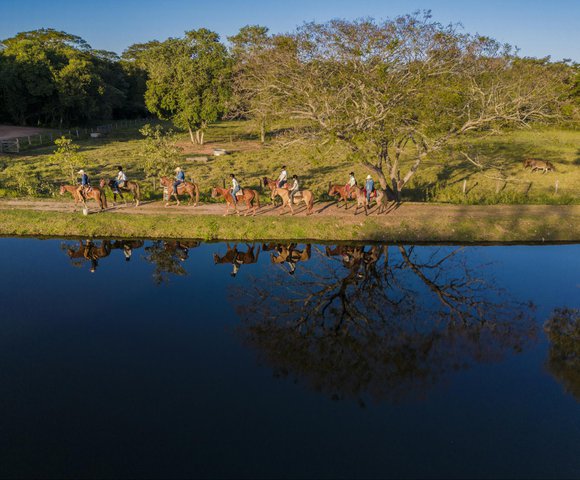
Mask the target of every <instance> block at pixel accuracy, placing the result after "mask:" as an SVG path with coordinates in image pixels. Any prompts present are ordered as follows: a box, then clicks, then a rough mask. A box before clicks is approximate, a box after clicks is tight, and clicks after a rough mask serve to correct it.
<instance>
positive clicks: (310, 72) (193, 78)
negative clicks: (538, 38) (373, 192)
mask: <svg viewBox="0 0 580 480" xmlns="http://www.w3.org/2000/svg"><path fill="white" fill-rule="evenodd" d="M3 43H4V44H5V45H6V48H5V50H4V51H3V52H1V53H0V96H1V100H2V102H1V104H0V117H2V118H3V119H9V120H10V121H13V122H15V123H18V124H35V123H38V124H55V123H59V124H62V123H69V124H70V123H74V122H86V121H90V120H91V119H95V118H100V119H103V118H110V117H115V116H132V115H139V114H143V113H145V111H146V110H148V111H149V112H151V113H154V114H155V115H157V116H158V117H159V118H161V119H165V120H170V121H172V122H173V124H174V125H175V126H176V127H178V128H181V129H183V130H185V131H188V132H189V135H190V138H191V141H192V142H193V143H198V144H203V142H204V132H205V131H206V129H207V127H208V125H210V124H211V123H212V122H216V121H218V120H221V119H224V118H245V119H250V120H252V121H253V122H254V124H255V128H256V132H257V133H258V134H259V136H260V138H261V140H262V142H264V141H265V140H266V137H267V133H268V128H269V126H270V125H271V124H272V122H273V121H274V120H279V119H284V120H289V121H290V122H289V123H291V122H294V124H295V125H296V128H294V134H295V137H296V138H294V139H293V141H296V140H299V141H305V142H306V141H308V142H310V141H314V142H317V143H326V144H328V143H333V142H336V143H340V144H342V145H343V146H345V147H347V150H348V151H349V152H350V156H351V159H352V161H353V162H362V164H364V165H365V166H366V167H367V168H368V170H369V172H373V173H374V174H375V175H376V177H377V178H378V180H379V182H380V184H381V187H382V188H383V189H385V190H386V191H387V192H388V193H389V194H390V196H391V197H392V198H395V199H399V198H400V195H401V191H402V190H403V189H404V188H405V186H406V185H408V183H409V181H410V180H411V178H412V177H413V175H414V174H415V172H416V171H417V170H418V169H419V167H420V165H421V164H422V163H423V162H424V160H425V158H427V157H429V156H430V155H432V154H433V153H434V152H437V151H440V150H442V149H445V148H447V147H448V146H449V145H450V144H451V143H452V142H456V141H457V139H460V138H461V137H468V136H469V135H471V134H473V133H474V132H482V131H488V132H489V131H499V130H502V129H505V128H522V127H527V126H529V125H531V124H532V123H533V122H544V123H546V122H557V121H561V120H562V119H565V118H576V119H577V118H578V117H577V115H578V114H577V112H578V106H579V101H580V100H579V99H580V73H579V72H580V69H579V66H578V64H575V63H573V62H571V61H566V60H564V61H559V62H553V61H551V60H550V59H549V58H543V59H536V58H522V57H520V56H518V54H517V51H515V50H514V49H513V48H512V47H510V46H509V45H504V44H499V43H498V42H497V41H495V40H493V39H491V38H488V37H483V36H480V35H470V34H467V33H464V32H462V31H461V30H460V29H459V28H458V27H457V26H456V25H442V24H440V23H438V22H435V21H433V20H432V18H431V15H430V13H429V12H423V13H421V12H417V13H415V14H411V15H404V16H400V17H397V18H395V19H390V20H385V21H381V22H378V21H375V20H372V19H363V20H356V21H345V20H332V21H330V22H327V23H322V24H319V23H307V24H304V25H303V26H301V27H299V28H298V29H297V30H296V31H295V32H293V33H290V34H283V35H272V34H270V33H269V31H268V29H267V28H266V27H263V26H257V25H254V26H246V27H243V28H242V29H241V30H240V31H239V33H238V34H236V35H234V36H231V37H229V38H228V44H227V45H226V44H224V43H223V42H222V41H221V40H220V38H219V36H218V35H217V34H216V33H215V32H212V31H209V30H207V29H204V28H201V29H198V30H191V31H187V32H185V34H184V36H183V37H180V38H169V39H167V40H165V41H162V42H160V41H151V42H148V43H142V44H135V45H132V46H131V47H129V48H128V49H127V50H126V51H125V52H124V53H123V55H122V56H121V57H120V58H119V57H117V56H116V55H115V54H112V53H110V52H103V51H98V50H93V49H92V48H91V47H90V46H89V45H88V44H87V43H86V42H85V41H84V40H82V39H81V38H79V37H75V36H73V35H69V34H66V33H63V32H56V31H54V30H50V29H46V30H38V31H34V32H26V33H21V34H18V35H16V36H15V37H13V38H10V39H7V40H4V41H3ZM411 151H412V152H413V153H412V161H411V162H409V161H408V160H409V155H410V154H409V152H411ZM403 158H405V159H406V161H405V162H403ZM403 165H404V168H403Z"/></svg>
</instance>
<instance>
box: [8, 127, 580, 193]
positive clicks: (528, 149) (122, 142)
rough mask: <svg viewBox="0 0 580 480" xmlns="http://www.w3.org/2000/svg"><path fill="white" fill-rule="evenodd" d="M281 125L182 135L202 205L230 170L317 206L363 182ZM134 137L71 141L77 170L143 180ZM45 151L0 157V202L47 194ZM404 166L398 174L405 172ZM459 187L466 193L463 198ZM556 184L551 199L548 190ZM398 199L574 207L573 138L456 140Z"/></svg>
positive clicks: (337, 157) (51, 166)
mask: <svg viewBox="0 0 580 480" xmlns="http://www.w3.org/2000/svg"><path fill="white" fill-rule="evenodd" d="M283 132H284V129H283V126H279V127H278V129H277V130H276V131H275V132H274V137H276V138H277V139H274V140H270V141H269V142H268V143H267V144H266V145H264V146H262V145H260V144H259V142H258V141H257V135H256V132H255V131H253V128H252V125H251V124H250V123H249V122H244V121H232V122H223V123H220V124H217V125H214V126H212V127H211V128H210V129H209V131H208V132H207V134H206V141H207V144H206V145H205V146H203V147H194V146H193V145H191V143H189V142H188V137H187V136H186V135H185V134H183V136H182V141H181V142H180V144H181V146H183V147H184V151H183V154H182V162H181V163H182V167H183V168H184V170H185V171H186V173H187V176H188V178H192V177H193V178H194V180H195V181H196V182H197V183H199V184H200V186H201V189H202V200H204V201H210V200H211V199H210V197H209V192H210V188H211V187H212V186H213V185H222V183H223V182H224V181H226V180H227V178H228V175H229V173H230V172H235V173H236V175H237V176H238V178H239V179H240V180H241V183H242V185H243V186H246V187H252V188H256V187H258V186H259V183H260V178H261V177H263V176H265V175H267V176H274V175H277V173H278V171H279V168H280V166H281V165H282V164H286V165H287V166H288V171H289V173H290V174H291V175H292V174H294V173H296V174H298V175H299V177H300V179H301V182H302V185H303V186H304V188H308V189H311V190H313V191H314V192H315V194H316V196H317V198H319V199H322V200H324V199H325V193H326V191H327V189H328V183H329V182H333V183H335V182H336V183H346V181H347V179H348V172H349V171H350V170H354V171H355V172H356V174H357V176H358V178H359V179H360V180H361V181H362V179H363V178H364V177H365V176H366V175H367V173H368V172H367V171H366V170H365V169H364V168H363V167H362V166H361V165H357V164H355V165H353V164H352V162H350V161H349V160H348V156H347V153H346V151H345V150H344V149H343V148H341V147H340V145H331V146H325V147H319V148H317V147H312V146H309V147H306V146H304V145H301V144H291V143H290V144H287V145H285V146H283V145H282V142H280V141H279V139H280V138H281V137H283ZM142 142H143V140H142V139H141V135H140V134H139V132H138V130H137V127H135V128H129V129H120V130H114V131H113V132H111V133H110V134H109V135H108V136H107V137H105V138H102V139H87V140H81V141H79V142H78V143H79V145H80V146H81V152H82V153H83V155H84V156H85V160H86V161H85V164H84V165H79V167H81V166H82V167H83V168H85V170H88V173H89V174H90V176H91V178H92V179H93V183H95V182H96V180H97V179H98V178H100V177H112V176H114V175H115V173H116V165H119V164H121V165H123V166H124V167H125V169H126V171H127V172H128V174H129V175H130V177H132V178H133V179H136V180H141V181H143V180H144V174H143V168H142V162H143V160H144V159H143V156H142V153H141V149H142ZM213 148H224V149H226V150H227V151H229V152H231V153H230V154H228V155H225V156H222V157H216V158H211V157H210V160H209V162H208V163H199V162H196V161H193V160H186V159H187V158H191V157H195V156H198V155H206V154H207V153H208V152H211V150H212V149H213ZM460 148H461V149H462V150H463V151H469V154H470V156H471V157H472V158H476V159H477V160H478V161H479V162H481V163H484V164H486V165H493V167H494V168H488V169H486V170H485V171H478V169H477V168H476V167H474V166H473V165H472V164H471V163H470V162H468V161H467V160H466V159H465V158H464V157H463V156H462V155H461V154H460V153H459V150H460ZM52 151H53V147H50V146H47V147H42V148H37V149H32V150H28V151H26V152H24V153H22V154H9V155H7V154H4V155H3V156H0V197H25V196H41V197H51V196H54V195H55V194H56V190H57V186H58V184H60V183H62V182H63V174H62V169H61V167H60V166H59V165H58V164H55V163H54V162H53V161H52V160H51V159H50V154H51V153H52ZM526 157H534V158H540V159H545V160H549V161H551V162H552V163H553V164H554V165H555V167H556V171H555V172H551V173H548V174H541V173H531V172H530V171H529V170H524V169H523V166H522V160H523V159H524V158H526ZM410 161H411V158H410V157H409V158H407V159H406V160H404V161H403V165H402V168H401V170H402V172H404V171H405V163H406V162H410ZM464 182H465V188H466V193H465V194H464V193H463V191H462V190H463V185H464ZM556 182H557V184H558V192H557V193H556V191H555V187H556ZM144 187H145V188H144V190H145V198H159V197H160V196H161V192H160V191H153V189H152V184H151V183H150V182H147V183H145V184H144ZM403 198H404V199H406V200H412V201H426V202H443V203H465V204H498V203H505V204H525V203H531V204H578V203H580V131H579V130H564V129H536V130H525V131H514V132H508V133H505V134H502V135H496V136H487V137H483V138H482V137H473V138H469V139H464V140H463V145H462V146H460V145H455V146H453V148H450V149H449V150H448V151H445V152H440V153H439V154H438V155H436V156H434V157H432V158H428V159H427V160H426V161H425V162H424V164H423V165H422V166H421V168H420V169H419V171H418V172H417V174H416V175H415V177H414V178H413V179H412V181H411V182H410V184H409V186H408V188H407V189H406V190H405V191H404V192H403Z"/></svg>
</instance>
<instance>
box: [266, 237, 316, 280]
mask: <svg viewBox="0 0 580 480" xmlns="http://www.w3.org/2000/svg"><path fill="white" fill-rule="evenodd" d="M296 247H297V245H296V244H295V243H291V244H290V245H282V244H278V245H276V246H275V247H274V248H273V249H274V250H276V252H277V253H278V255H275V254H274V253H272V254H270V260H271V262H272V263H274V264H284V263H287V264H288V265H289V266H290V270H289V272H288V273H289V274H290V275H294V272H295V271H296V264H297V263H298V262H306V261H308V260H310V256H311V254H312V245H311V244H310V243H308V244H306V248H305V249H304V250H298V249H297V248H296ZM267 248H268V249H272V248H270V247H267ZM262 249H263V248H262Z"/></svg>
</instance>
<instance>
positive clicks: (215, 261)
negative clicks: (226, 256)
mask: <svg viewBox="0 0 580 480" xmlns="http://www.w3.org/2000/svg"><path fill="white" fill-rule="evenodd" d="M219 261H220V257H219V255H218V254H217V253H214V254H213V263H215V264H218V263H219Z"/></svg>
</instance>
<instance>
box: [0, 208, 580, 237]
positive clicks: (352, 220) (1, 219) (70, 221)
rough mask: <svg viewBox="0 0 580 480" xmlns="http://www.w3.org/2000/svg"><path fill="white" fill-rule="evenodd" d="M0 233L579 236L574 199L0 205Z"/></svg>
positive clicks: (578, 212) (579, 220)
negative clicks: (211, 209)
mask: <svg viewBox="0 0 580 480" xmlns="http://www.w3.org/2000/svg"><path fill="white" fill-rule="evenodd" d="M0 235H4V236H16V235H27V236H57V237H67V236H75V237H118V238H130V237H134V238H137V237H139V238H155V237H161V238H196V239H204V240H248V241H251V240H266V239H287V240H318V241H335V240H336V241H339V240H340V241H349V240H352V241H388V242H542V241H580V207H579V206H510V207H506V206H497V207H473V206H453V207H451V206H436V205H432V206H423V205H413V206H409V207H407V208H406V207H405V206H403V207H401V208H400V209H399V210H397V211H395V212H393V213H392V214H390V215H387V216H381V217H377V216H369V217H366V218H365V217H364V216H362V215H361V216H358V217H351V216H348V217H347V216H341V217H336V216H330V215H313V216H310V217H304V216H295V217H279V216H277V215H276V216H274V215H262V216H257V217H235V216H229V217H226V218H224V217H221V216H217V215H211V214H208V215H188V214H183V213H167V214H157V213H152V214H146V215H142V214H128V215H124V214H119V213H113V212H105V213H99V214H92V215H89V216H86V217H85V216H83V215H82V214H80V213H72V212H60V211H37V210H28V209H17V210H10V209H0Z"/></svg>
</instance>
